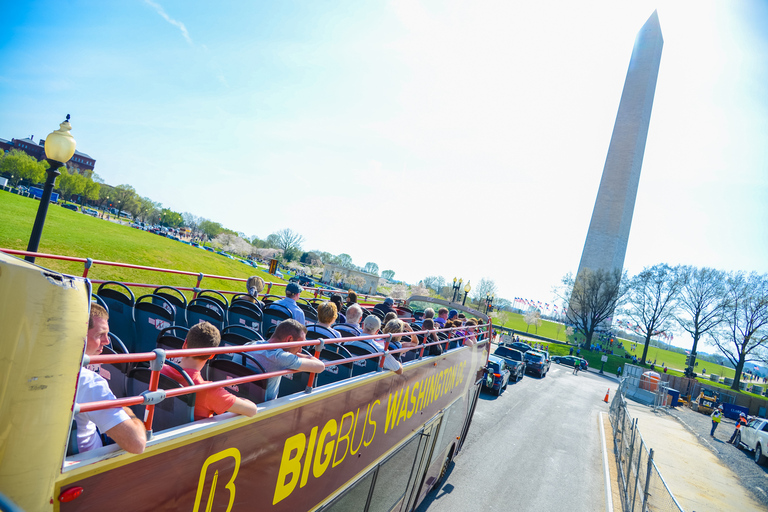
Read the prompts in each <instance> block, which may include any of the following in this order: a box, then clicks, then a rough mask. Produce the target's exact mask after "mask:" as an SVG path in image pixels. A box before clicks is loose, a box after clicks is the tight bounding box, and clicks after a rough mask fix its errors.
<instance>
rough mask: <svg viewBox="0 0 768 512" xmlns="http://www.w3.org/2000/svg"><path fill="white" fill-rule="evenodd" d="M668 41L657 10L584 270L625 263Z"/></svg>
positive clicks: (617, 134) (639, 56)
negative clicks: (662, 35)
mask: <svg viewBox="0 0 768 512" xmlns="http://www.w3.org/2000/svg"><path fill="white" fill-rule="evenodd" d="M663 45H664V40H663V38H662V37H661V27H660V26H659V17H658V15H657V14H656V12H655V11H654V13H653V14H651V17H650V18H648V21H646V22H645V25H643V28H642V29H640V32H639V33H638V35H637V38H636V39H635V47H634V49H633V50H632V58H630V60H629V70H628V71H627V78H626V80H625V81H624V91H623V92H622V93H621V102H620V103H619V112H618V114H616V123H615V124H614V126H613V135H612V136H611V144H610V146H609V147H608V156H607V157H606V159H605V167H603V177H602V179H601V180H600V188H599V189H598V191H597V199H596V200H595V208H594V210H592V220H591V221H590V223H589V231H588V232H587V239H586V241H585V242H584V251H583V252H582V253H581V261H580V262H579V273H581V271H582V270H583V269H585V268H588V269H591V270H598V269H601V270H606V271H612V270H615V269H618V270H619V271H621V270H622V269H623V267H624V256H625V254H626V252H627V241H628V239H629V228H630V226H631V225H632V212H633V211H634V209H635V198H636V197H637V185H638V183H639V181H640V169H641V168H642V165H643V153H644V152H645V140H646V138H647V136H648V123H649V122H650V120H651V107H653V95H654V92H655V91H656V78H657V76H658V74H659V61H660V60H661V47H662V46H663ZM577 275H578V274H577Z"/></svg>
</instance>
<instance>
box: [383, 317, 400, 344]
mask: <svg viewBox="0 0 768 512" xmlns="http://www.w3.org/2000/svg"><path fill="white" fill-rule="evenodd" d="M403 331H405V322H403V321H402V320H398V319H397V318H395V319H392V320H390V321H389V322H387V323H385V324H384V329H383V330H382V331H381V332H382V333H384V334H396V333H401V332H403ZM399 338H400V336H393V337H392V339H393V340H397V339H399Z"/></svg>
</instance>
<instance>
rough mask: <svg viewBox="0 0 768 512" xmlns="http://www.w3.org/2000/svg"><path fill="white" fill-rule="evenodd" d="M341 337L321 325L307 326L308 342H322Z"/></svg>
mask: <svg viewBox="0 0 768 512" xmlns="http://www.w3.org/2000/svg"><path fill="white" fill-rule="evenodd" d="M338 337H339V335H338V334H337V333H336V332H334V331H333V330H332V329H329V328H327V327H326V326H324V325H320V324H307V339H308V340H320V339H334V338H338Z"/></svg>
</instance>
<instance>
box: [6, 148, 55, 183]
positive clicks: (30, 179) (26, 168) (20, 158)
mask: <svg viewBox="0 0 768 512" xmlns="http://www.w3.org/2000/svg"><path fill="white" fill-rule="evenodd" d="M47 168H48V162H38V161H37V160H36V159H35V158H34V157H32V156H29V155H28V154H26V153H25V152H23V151H21V150H18V149H12V150H10V151H9V152H8V153H5V154H4V155H3V158H2V159H0V173H2V174H5V175H7V176H8V178H10V182H11V186H14V187H15V186H16V185H17V184H18V183H19V182H20V181H22V180H25V181H26V182H27V183H30V184H36V183H41V182H42V181H43V180H45V170H46V169H47Z"/></svg>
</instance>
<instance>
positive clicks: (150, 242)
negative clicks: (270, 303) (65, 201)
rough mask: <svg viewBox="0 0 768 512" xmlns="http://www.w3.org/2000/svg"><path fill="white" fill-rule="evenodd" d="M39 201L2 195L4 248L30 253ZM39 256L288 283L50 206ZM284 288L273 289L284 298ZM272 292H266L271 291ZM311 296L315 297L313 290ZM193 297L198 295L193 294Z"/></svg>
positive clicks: (78, 269)
mask: <svg viewBox="0 0 768 512" xmlns="http://www.w3.org/2000/svg"><path fill="white" fill-rule="evenodd" d="M38 205H39V202H38V201H37V200H35V199H30V198H26V197H21V196H18V195H16V194H12V193H10V192H5V191H0V212H2V218H3V222H2V224H1V225H0V247H2V248H6V249H19V250H26V248H27V243H28V241H29V235H30V233H31V232H32V225H33V224H34V220H35V214H36V213H37V207H38ZM39 252H43V253H49V254H59V255H66V256H77V257H81V258H92V259H94V260H105V261H116V262H122V263H132V264H135V265H144V266H151V267H160V268H166V269H175V270H186V271H191V272H202V273H204V274H214V275H220V276H228V277H239V278H243V279H246V278H248V276H251V275H258V276H261V277H262V278H263V279H264V280H265V281H271V282H274V283H285V281H284V280H282V279H278V278H277V277H276V276H273V275H270V274H268V273H266V272H263V271H261V270H257V269H255V268H253V267H251V266H248V265H245V264H244V263H241V262H239V261H236V260H231V259H229V258H225V257H224V256H221V255H220V254H215V253H212V252H208V251H204V250H201V249H198V248H196V247H192V246H190V245H186V244H183V243H181V242H177V241H175V240H171V239H169V238H165V237H162V236H158V235H154V234H152V233H147V232H145V231H141V230H138V229H134V228H131V227H129V226H127V225H121V224H117V223H115V222H110V221H106V220H103V219H99V218H95V217H91V216H89V215H85V214H82V213H80V212H74V211H71V210H67V209H66V208H62V207H60V206H56V205H53V204H52V205H50V207H49V208H48V215H47V217H46V221H45V228H44V229H43V235H42V238H41V241H40V248H39ZM36 263H37V264H39V265H41V266H43V267H46V268H50V269H52V270H56V271H59V272H62V273H67V274H73V275H83V264H82V263H78V262H66V261H57V260H50V259H43V258H38V259H37V261H36ZM88 277H89V278H91V279H102V280H114V281H122V282H133V283H147V284H153V285H154V284H157V285H168V286H188V287H192V286H195V285H196V283H197V278H196V277H195V276H184V275H176V274H165V273H160V272H151V271H146V270H136V269H128V268H120V267H107V266H99V265H94V266H93V267H92V268H91V269H90V271H89V273H88ZM201 287H202V288H213V289H219V290H232V291H238V292H245V291H246V290H245V283H242V282H239V281H228V280H221V279H211V278H204V279H203V281H202V283H201ZM282 290H283V289H282V287H281V288H276V289H274V290H273V291H274V292H275V294H276V295H282V294H283V291H282ZM151 291H152V290H151V289H146V288H144V289H140V288H139V289H136V288H134V294H136V295H137V296H138V295H140V294H145V293H151ZM265 291H266V288H265ZM304 295H305V296H307V297H311V296H312V294H311V293H309V292H305V293H304ZM187 296H188V298H191V296H192V293H191V292H187Z"/></svg>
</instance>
